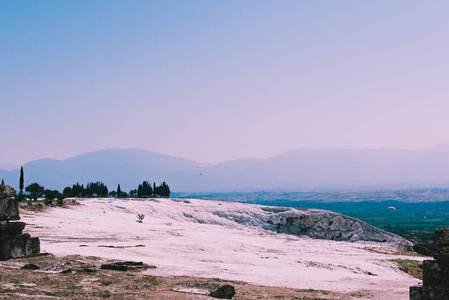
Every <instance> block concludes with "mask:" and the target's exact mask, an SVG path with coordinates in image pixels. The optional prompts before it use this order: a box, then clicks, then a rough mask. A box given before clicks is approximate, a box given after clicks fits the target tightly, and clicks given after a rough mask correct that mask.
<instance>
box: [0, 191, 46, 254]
mask: <svg viewBox="0 0 449 300" xmlns="http://www.w3.org/2000/svg"><path fill="white" fill-rule="evenodd" d="M15 194H16V191H15V190H14V189H13V188H11V187H10V186H9V185H6V184H0V261H2V260H7V259H9V258H14V257H21V256H27V255H33V254H38V253H40V241H39V238H32V237H30V235H29V234H28V233H22V231H23V229H24V228H25V223H23V222H9V221H11V220H19V219H20V217H19V203H18V201H17V200H16V199H15Z"/></svg>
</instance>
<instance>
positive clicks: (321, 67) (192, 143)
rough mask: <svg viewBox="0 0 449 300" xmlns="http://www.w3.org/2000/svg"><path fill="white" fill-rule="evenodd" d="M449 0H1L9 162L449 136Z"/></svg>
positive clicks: (424, 142) (197, 154) (388, 144)
mask: <svg viewBox="0 0 449 300" xmlns="http://www.w3.org/2000/svg"><path fill="white" fill-rule="evenodd" d="M448 10H449V2H447V1H432V0H429V1H414V0H396V1H391V0H379V1H359V0H355V1H347V0H342V1H332V0H328V1H324V0H310V1H307V0H304V1H283V0H280V1H264V0H245V1H233V0H226V1H224V0H223V1H220V0H217V1H209V0H207V1H206V0H205V1H201V0H198V1H189V0H186V1H138V0H135V1H116V0H108V1H102V0H97V1H87V0H80V1H56V0H55V1H50V0H43V1H21V0H17V1H0V114H1V117H0V128H1V130H0V140H1V144H0V164H2V163H3V164H5V163H10V164H17V165H20V164H25V163H26V162H29V161H31V160H35V159H40V158H54V159H65V158H68V157H71V156H74V155H77V154H80V153H83V152H88V151H94V150H102V149H107V148H142V149H146V150H150V151H154V152H158V153H163V154H167V155H171V156H178V157H183V158H187V159H192V160H195V161H197V162H201V163H218V162H222V161H226V160H231V159H244V158H251V157H256V158H266V157H271V156H274V155H277V154H281V153H284V152H287V151H292V150H296V149H302V148H306V149H317V148H335V147H343V148H400V149H422V148H427V147H431V146H434V145H439V144H449V98H448V96H449V82H448V81H449V38H448V37H449V18H447V11H448Z"/></svg>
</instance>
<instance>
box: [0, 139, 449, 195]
mask: <svg viewBox="0 0 449 300" xmlns="http://www.w3.org/2000/svg"><path fill="white" fill-rule="evenodd" d="M198 165H199V162H195V161H192V160H188V159H184V158H179V157H172V156H168V155H164V154H159V153H155V152H151V151H146V150H141V149H108V150H101V151H94V152H88V153H84V154H81V155H78V156H74V157H71V158H68V159H65V160H54V159H40V160H35V161H31V162H29V163H27V164H25V165H24V174H25V186H27V185H28V184H30V183H33V182H38V183H39V184H41V185H43V186H45V187H46V188H50V189H58V190H62V189H63V188H64V187H66V186H71V185H72V184H74V183H77V182H79V183H80V184H84V185H85V184H86V183H87V182H94V181H101V182H104V183H105V184H106V185H107V186H108V188H109V190H113V189H116V187H117V184H120V186H121V188H122V190H125V191H129V190H131V189H135V188H137V185H138V184H140V183H142V181H144V180H149V181H150V182H156V183H160V182H162V181H165V182H167V183H168V184H169V186H170V188H171V190H172V192H213V191H217V192H225V191H256V190H279V189H280V190H307V189H317V188H318V189H323V188H348V187H351V188H355V187H360V186H378V187H412V186H419V187H435V186H445V187H447V186H449V145H442V146H436V147H432V148H428V149H424V150H397V149H342V148H335V149H317V150H304V149H303V150H296V151H291V152H287V153H284V154H281V155H278V156H274V157H271V158H267V159H240V160H232V161H227V162H223V163H219V164H216V165H206V166H207V168H205V167H198ZM0 179H4V180H5V183H8V184H10V185H11V186H13V187H14V188H15V189H17V188H18V184H19V169H15V170H10V171H8V170H0Z"/></svg>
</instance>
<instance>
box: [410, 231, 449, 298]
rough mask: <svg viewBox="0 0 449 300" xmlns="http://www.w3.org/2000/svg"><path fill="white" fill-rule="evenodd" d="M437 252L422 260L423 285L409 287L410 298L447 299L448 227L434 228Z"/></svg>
mask: <svg viewBox="0 0 449 300" xmlns="http://www.w3.org/2000/svg"><path fill="white" fill-rule="evenodd" d="M435 241H436V242H437V245H438V253H437V254H436V255H435V257H434V258H435V259H432V260H425V261H423V285H422V286H412V287H410V300H449V228H439V229H437V230H435Z"/></svg>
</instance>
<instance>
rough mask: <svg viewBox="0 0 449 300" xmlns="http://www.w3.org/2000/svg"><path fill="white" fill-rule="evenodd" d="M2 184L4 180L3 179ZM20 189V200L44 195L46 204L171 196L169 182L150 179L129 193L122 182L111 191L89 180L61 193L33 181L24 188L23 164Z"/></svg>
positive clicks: (34, 198) (35, 198) (99, 183)
mask: <svg viewBox="0 0 449 300" xmlns="http://www.w3.org/2000/svg"><path fill="white" fill-rule="evenodd" d="M2 184H4V181H3V179H2ZM19 189H20V192H19V193H18V195H17V199H18V200H19V201H24V200H25V199H26V198H28V199H29V200H30V201H31V200H34V201H36V200H37V199H38V198H42V197H44V199H45V200H44V201H45V203H46V204H51V201H53V200H54V199H56V200H57V203H58V204H62V201H63V199H64V198H68V197H80V198H92V197H117V198H126V197H132V198H149V197H166V198H168V197H170V193H171V191H170V187H169V186H168V184H167V183H165V181H164V182H162V183H161V184H159V185H156V183H155V182H153V184H151V183H149V181H143V182H142V183H141V184H139V185H138V186H137V189H133V190H131V191H129V193H127V192H125V191H123V190H122V189H121V187H120V184H118V185H117V189H116V190H112V191H109V190H108V187H107V186H106V184H104V183H103V182H100V181H97V182H88V183H87V184H86V186H84V185H83V184H81V185H80V184H79V183H78V182H77V183H76V184H73V185H72V186H71V187H70V186H68V187H65V188H64V190H63V192H62V193H60V192H59V191H58V190H50V189H45V188H44V187H43V186H41V185H40V184H38V183H37V182H33V183H31V184H30V185H28V186H27V187H25V192H27V193H28V194H24V193H23V189H24V172H23V166H22V167H21V168H20V178H19Z"/></svg>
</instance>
